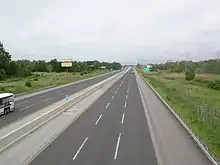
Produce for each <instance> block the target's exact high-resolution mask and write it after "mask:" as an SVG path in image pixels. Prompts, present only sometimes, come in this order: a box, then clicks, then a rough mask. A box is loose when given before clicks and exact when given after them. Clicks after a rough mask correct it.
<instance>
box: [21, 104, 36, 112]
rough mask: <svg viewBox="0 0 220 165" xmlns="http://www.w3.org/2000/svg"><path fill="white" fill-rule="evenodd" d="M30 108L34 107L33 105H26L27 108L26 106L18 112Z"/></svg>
mask: <svg viewBox="0 0 220 165" xmlns="http://www.w3.org/2000/svg"><path fill="white" fill-rule="evenodd" d="M32 106H34V104H31V105H28V106H26V107H24V108H22V109H20V111H23V110H25V109H28V108H30V107H32Z"/></svg>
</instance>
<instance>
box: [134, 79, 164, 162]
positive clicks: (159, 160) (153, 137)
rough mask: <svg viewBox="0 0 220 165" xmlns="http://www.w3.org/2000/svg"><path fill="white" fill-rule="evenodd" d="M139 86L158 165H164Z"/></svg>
mask: <svg viewBox="0 0 220 165" xmlns="http://www.w3.org/2000/svg"><path fill="white" fill-rule="evenodd" d="M137 85H138V90H139V93H140V96H141V101H142V105H143V108H144V112H145V115H146V118H147V124H148V127H149V132H150V137H151V140H152V143H153V146H154V150H155V155H156V159H157V163H158V165H163V161H162V159H161V156H160V153H159V147H158V144H157V141H156V135H155V134H154V132H153V126H152V124H151V123H150V117H149V114H148V110H147V107H146V105H145V101H144V97H143V94H142V90H141V88H140V85H139V83H137Z"/></svg>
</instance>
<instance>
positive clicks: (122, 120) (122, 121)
mask: <svg viewBox="0 0 220 165" xmlns="http://www.w3.org/2000/svg"><path fill="white" fill-rule="evenodd" d="M124 119H125V113H123V115H122V118H121V124H123V123H124Z"/></svg>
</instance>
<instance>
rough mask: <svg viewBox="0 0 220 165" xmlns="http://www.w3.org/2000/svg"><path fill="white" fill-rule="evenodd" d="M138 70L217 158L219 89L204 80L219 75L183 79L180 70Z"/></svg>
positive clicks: (219, 115) (219, 150)
mask: <svg viewBox="0 0 220 165" xmlns="http://www.w3.org/2000/svg"><path fill="white" fill-rule="evenodd" d="M139 72H140V73H141V74H142V75H143V77H144V78H145V79H146V80H147V81H148V82H150V84H151V85H152V86H153V87H154V88H155V89H156V90H157V91H158V93H159V94H160V95H161V96H162V97H163V98H164V99H165V101H167V103H168V104H169V105H170V106H171V107H172V108H173V109H174V110H175V111H176V112H177V114H179V115H180V116H181V117H182V118H183V119H184V121H185V122H186V123H187V124H188V125H189V126H190V127H191V128H192V129H193V131H194V132H195V133H196V135H197V136H199V137H200V138H201V139H202V141H203V142H205V144H206V145H207V146H208V148H209V149H210V150H211V151H212V153H213V154H214V155H215V157H217V158H218V159H219V158H220V90H215V89H210V88H209V87H208V86H207V82H209V81H210V80H220V76H219V75H214V74H199V75H196V78H195V79H194V80H193V81H185V80H184V74H179V73H163V72H162V73H158V72H155V73H143V72H142V71H140V70H139Z"/></svg>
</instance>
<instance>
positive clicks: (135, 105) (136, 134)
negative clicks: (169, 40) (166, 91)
mask: <svg viewBox="0 0 220 165" xmlns="http://www.w3.org/2000/svg"><path fill="white" fill-rule="evenodd" d="M30 164H31V165H39V164H46V165H60V164H65V165H69V164H71V165H73V164H75V165H146V164H149V165H156V164H157V160H156V156H155V152H154V147H153V144H152V140H151V138H150V133H149V130H148V125H147V119H146V116H145V113H144V108H143V105H142V101H141V97H140V94H139V91H138V86H137V83H136V79H135V75H134V74H131V72H130V71H129V72H128V73H127V74H125V75H124V76H123V77H122V78H121V79H120V80H119V81H118V82H117V83H116V84H114V85H113V87H112V88H110V89H109V90H108V91H107V92H106V93H105V94H104V95H102V96H101V98H100V99H98V101H96V102H95V103H94V104H93V105H92V106H91V107H90V108H89V109H88V110H87V111H86V112H85V113H84V114H83V115H82V116H81V117H80V118H78V119H77V120H76V121H75V122H74V123H73V124H72V125H71V126H70V127H68V128H67V129H66V130H65V131H64V132H63V133H62V134H61V135H60V136H59V137H57V138H56V139H55V140H54V141H53V142H52V143H51V144H50V145H49V146H48V147H47V148H46V149H44V150H43V151H42V152H41V153H40V154H39V155H38V156H36V157H35V159H34V160H32V162H31V163H30Z"/></svg>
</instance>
